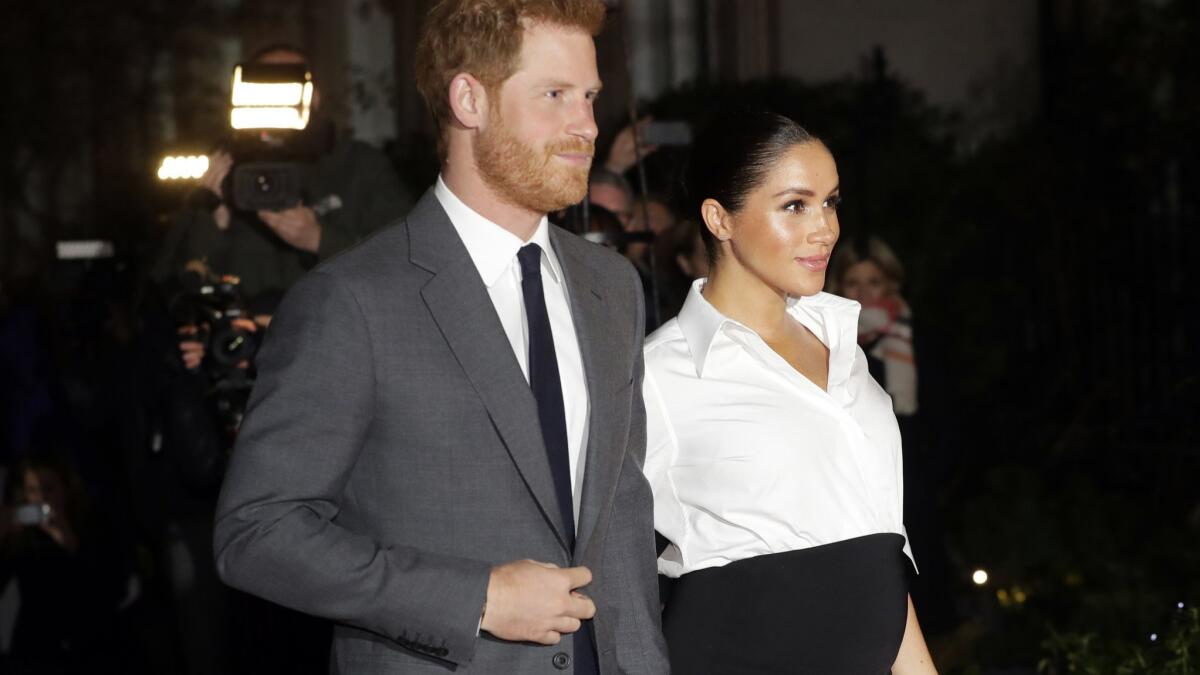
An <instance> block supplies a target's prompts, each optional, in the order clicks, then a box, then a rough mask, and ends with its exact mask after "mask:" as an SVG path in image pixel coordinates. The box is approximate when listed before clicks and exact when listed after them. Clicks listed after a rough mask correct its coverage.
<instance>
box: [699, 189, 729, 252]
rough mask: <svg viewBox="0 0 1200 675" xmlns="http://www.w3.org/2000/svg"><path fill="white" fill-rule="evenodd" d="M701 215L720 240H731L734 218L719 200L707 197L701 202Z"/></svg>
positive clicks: (710, 230) (714, 235)
mask: <svg viewBox="0 0 1200 675" xmlns="http://www.w3.org/2000/svg"><path fill="white" fill-rule="evenodd" d="M700 217H701V218H703V219H704V226H705V227H707V228H708V231H709V232H711V233H712V236H713V238H714V239H716V240H717V241H718V242H724V241H729V239H730V238H731V237H733V218H732V217H730V215H729V212H728V211H726V210H725V207H724V206H721V203H720V202H718V201H717V200H715V199H705V200H704V202H703V203H701V204H700Z"/></svg>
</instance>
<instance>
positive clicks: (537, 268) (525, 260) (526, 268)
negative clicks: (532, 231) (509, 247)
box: [517, 244, 542, 279]
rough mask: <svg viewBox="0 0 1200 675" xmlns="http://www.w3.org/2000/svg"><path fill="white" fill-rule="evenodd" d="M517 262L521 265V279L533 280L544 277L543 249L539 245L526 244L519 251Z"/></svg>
mask: <svg viewBox="0 0 1200 675" xmlns="http://www.w3.org/2000/svg"><path fill="white" fill-rule="evenodd" d="M517 261H518V262H519V263H521V277H522V278H524V279H532V278H536V277H541V276H542V247H541V246H538V245H537V244H526V245H524V246H522V247H521V250H520V251H517Z"/></svg>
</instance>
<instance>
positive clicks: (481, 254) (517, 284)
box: [434, 176, 590, 525]
mask: <svg viewBox="0 0 1200 675" xmlns="http://www.w3.org/2000/svg"><path fill="white" fill-rule="evenodd" d="M434 195H435V196H436V197H437V200H438V201H439V202H440V203H441V205H442V208H443V209H445V211H446V215H448V216H450V222H451V223H452V224H453V225H454V229H455V231H457V232H458V236H459V237H460V238H461V239H462V241H463V244H464V245H466V247H467V253H469V254H470V256H471V261H472V262H474V263H475V267H476V268H477V269H478V270H479V276H480V278H481V279H483V284H484V285H485V286H487V290H488V295H489V296H490V297H491V299H492V305H493V306H495V308H496V315H497V316H498V317H500V324H501V325H502V326H504V334H505V335H506V336H507V337H508V342H509V344H511V345H512V349H513V354H514V355H515V356H516V357H517V363H519V364H520V365H521V372H523V373H524V374H525V380H526V381H528V380H529V322H528V321H527V320H526V318H525V296H524V294H523V293H522V292H521V265H520V263H518V262H517V251H520V250H521V247H523V246H525V245H526V244H531V243H532V244H537V245H538V246H540V247H541V248H542V252H543V255H542V289H543V292H544V293H545V296H546V313H547V314H549V315H550V330H551V332H552V333H554V354H555V356H556V357H557V359H558V375H559V379H560V380H561V381H562V393H563V407H564V410H563V412H564V414H565V415H566V419H567V451H568V452H569V454H570V466H571V485H572V490H571V492H572V496H573V499H572V501H573V504H572V507H573V511H574V513H575V524H576V525H578V524H579V498H580V495H581V494H582V487H583V471H584V464H585V453H584V451H583V450H584V448H586V447H587V427H588V415H589V414H590V410H589V402H588V394H587V381H586V379H585V377H584V372H583V357H582V355H581V354H580V352H579V340H578V339H577V338H576V336H575V324H574V322H573V321H572V320H571V301H570V298H569V297H568V295H567V287H566V280H565V279H564V278H563V272H562V265H560V264H559V262H558V256H556V255H555V253H554V247H553V246H551V245H550V229H549V228H550V226H549V224H548V223H547V221H546V218H545V217H544V216H543V217H542V222H540V223H538V227H537V230H535V231H534V233H533V236H532V237H530V238H529V241H521V238H520V237H518V236H517V235H515V234H513V233H512V232H509V231H508V230H506V229H504V228H503V227H500V226H499V225H497V224H496V223H493V222H492V221H490V220H488V219H487V218H484V217H483V216H481V215H479V214H478V213H476V212H475V211H473V210H472V209H471V207H469V206H467V205H466V204H464V203H463V201H462V200H461V199H459V198H458V197H457V196H456V195H455V194H454V193H453V192H451V191H450V188H448V187H446V183H445V182H444V181H442V177H441V176H438V179H437V186H436V187H435V188H434ZM530 424H537V420H530Z"/></svg>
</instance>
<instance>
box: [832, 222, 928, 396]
mask: <svg viewBox="0 0 1200 675" xmlns="http://www.w3.org/2000/svg"><path fill="white" fill-rule="evenodd" d="M829 269H830V275H829V284H828V288H827V290H828V292H830V293H833V294H834V295H840V296H842V297H845V298H849V299H850V300H855V301H857V302H858V303H859V304H861V305H862V312H861V313H860V314H859V317H858V344H859V345H861V346H862V348H863V351H864V352H866V354H867V363H868V365H869V366H870V368H871V375H872V377H874V378H875V379H876V381H878V382H879V383H880V384H881V385H883V388H884V389H885V390H886V391H887V393H888V394H889V395H891V397H892V402H893V405H894V408H895V410H896V414H897V415H899V416H901V417H908V416H911V415H915V414H916V412H917V363H916V359H915V358H914V356H913V335H912V310H911V309H910V308H909V306H908V303H907V302H905V300H904V298H903V297H902V296H901V295H900V287H901V285H902V284H903V282H904V267H903V265H901V264H900V259H899V258H897V257H896V254H895V253H894V252H892V249H891V247H889V246H888V245H887V244H885V243H883V241H882V240H880V239H879V238H877V237H866V238H863V239H855V240H851V241H847V242H843V243H842V245H841V246H839V247H838V250H837V253H835V254H834V256H833V259H832V260H831V261H830V267H829Z"/></svg>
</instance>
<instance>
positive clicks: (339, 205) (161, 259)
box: [153, 45, 412, 298]
mask: <svg viewBox="0 0 1200 675" xmlns="http://www.w3.org/2000/svg"><path fill="white" fill-rule="evenodd" d="M250 60H251V61H252V62H255V63H263V64H289V65H290V64H306V63H307V59H306V58H305V56H304V54H302V53H300V52H299V51H297V50H295V49H294V48H292V47H288V46H285V45H272V46H268V47H265V48H263V49H262V50H260V51H259V52H258V53H256V54H255V55H254V56H253V57H251V59H250ZM320 102H321V101H320V91H319V90H316V91H315V92H314V94H313V108H314V111H315V112H314V116H313V120H312V122H311V123H310V124H309V128H308V129H307V130H306V131H305V133H306V134H307V135H309V136H310V138H309V139H308V140H309V141H310V142H313V144H314V145H317V146H320V145H327V148H326V149H324V150H323V151H321V153H320V155H319V156H318V157H317V158H316V160H315V162H314V163H313V165H312V168H311V171H309V172H308V173H307V179H306V184H305V185H304V192H305V193H306V194H305V197H306V199H305V203H303V204H296V205H295V206H293V207H291V208H287V209H283V210H281V211H266V210H263V211H258V212H254V213H251V212H243V211H237V210H234V209H231V208H230V206H229V204H228V200H229V198H230V195H227V194H225V191H226V187H227V185H226V183H227V182H228V181H227V176H228V175H229V172H230V170H231V169H232V168H233V163H234V159H233V157H231V156H230V154H229V153H228V152H227V151H225V150H218V151H217V152H214V153H213V154H212V156H210V157H209V167H208V170H207V171H206V172H205V174H204V176H202V177H201V179H200V187H199V188H198V189H197V193H196V195H194V198H193V199H190V200H189V202H190V203H189V205H188V207H187V208H185V209H184V210H183V211H182V212H181V213H180V214H179V215H178V216H177V217H176V219H175V223H174V227H172V228H171V230H170V231H169V232H168V233H167V236H166V238H165V240H164V244H163V247H162V249H161V250H160V252H159V255H158V259H157V260H156V261H155V266H154V270H153V275H154V277H155V278H156V279H157V280H158V281H160V282H162V281H167V280H170V279H173V278H175V277H176V276H177V275H179V274H180V273H181V272H183V270H184V268H185V267H186V266H187V265H188V264H189V263H191V262H192V261H200V262H202V263H204V265H205V266H206V267H207V268H208V269H209V270H211V271H212V272H213V273H215V274H233V275H236V276H238V277H239V278H240V279H241V285H240V289H241V292H242V293H243V294H244V295H245V296H246V297H247V298H254V297H256V296H259V295H261V294H264V293H279V292H282V291H284V290H286V289H287V288H288V287H289V286H291V284H292V283H294V282H295V281H296V279H299V278H300V276H301V275H303V274H304V273H305V272H306V271H308V270H309V269H311V268H312V267H313V266H314V265H316V264H317V262H318V261H320V260H324V259H326V258H329V257H331V256H333V255H334V254H336V253H338V252H339V251H341V250H343V249H345V248H347V247H349V246H350V245H352V244H354V243H355V242H357V241H359V240H360V239H362V238H363V237H364V236H366V235H367V234H369V233H370V232H372V231H373V230H376V229H378V228H380V227H383V226H384V225H387V224H389V223H391V222H393V221H395V220H396V219H397V218H400V217H401V216H403V215H404V214H405V213H406V212H407V211H408V209H409V207H411V206H412V199H411V198H410V196H409V194H408V192H407V190H406V189H405V188H404V186H403V185H402V184H401V183H400V179H399V177H398V176H397V175H396V172H395V171H394V170H393V169H392V166H391V164H390V163H389V161H388V159H387V157H385V156H384V155H383V153H381V152H379V151H378V150H376V149H375V148H372V147H371V146H369V145H367V144H365V143H362V142H360V141H356V140H354V139H352V138H350V137H349V136H346V135H339V134H337V133H336V132H335V130H334V128H333V124H332V122H331V121H330V120H329V119H328V118H327V117H325V116H324V115H322V114H321V110H320ZM311 137H320V138H319V140H316V139H315V138H311Z"/></svg>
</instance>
